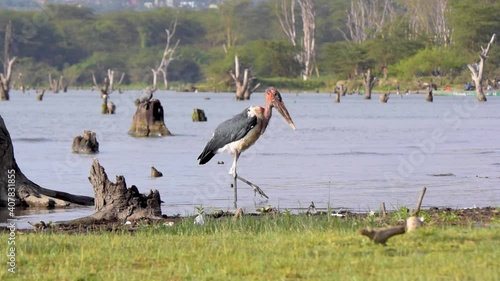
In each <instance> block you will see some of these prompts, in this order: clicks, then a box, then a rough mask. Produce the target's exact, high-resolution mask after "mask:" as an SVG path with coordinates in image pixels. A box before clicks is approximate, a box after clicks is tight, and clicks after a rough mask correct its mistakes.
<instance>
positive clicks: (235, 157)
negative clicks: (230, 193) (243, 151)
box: [229, 151, 240, 209]
mask: <svg viewBox="0 0 500 281" xmlns="http://www.w3.org/2000/svg"><path fill="white" fill-rule="evenodd" d="M239 157H240V153H239V151H236V153H235V154H234V161H233V166H232V167H231V170H229V174H230V175H232V176H233V187H234V208H235V209H236V208H238V204H237V202H238V183H237V178H238V175H237V173H236V164H237V162H238V158H239Z"/></svg>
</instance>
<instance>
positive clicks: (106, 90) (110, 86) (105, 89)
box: [92, 69, 125, 114]
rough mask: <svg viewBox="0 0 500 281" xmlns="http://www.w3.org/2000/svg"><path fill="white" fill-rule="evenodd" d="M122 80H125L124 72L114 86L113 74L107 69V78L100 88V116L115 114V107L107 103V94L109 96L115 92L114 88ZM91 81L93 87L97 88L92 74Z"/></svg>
mask: <svg viewBox="0 0 500 281" xmlns="http://www.w3.org/2000/svg"><path fill="white" fill-rule="evenodd" d="M123 78H125V72H123V73H122V75H121V76H120V80H119V81H118V84H116V85H115V84H114V81H115V72H114V71H113V70H111V69H108V76H107V77H105V78H104V81H103V82H102V86H101V87H100V91H101V98H102V99H103V104H102V105H101V113H102V114H115V110H116V106H115V105H114V104H113V103H112V102H108V98H109V94H111V93H112V92H113V91H114V90H115V89H114V87H115V86H119V85H121V83H122V82H123ZM92 81H93V82H94V87H95V88H99V85H98V84H97V79H96V78H95V74H94V73H92ZM119 91H120V90H119Z"/></svg>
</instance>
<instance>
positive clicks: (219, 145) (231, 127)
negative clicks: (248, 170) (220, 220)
mask: <svg viewBox="0 0 500 281" xmlns="http://www.w3.org/2000/svg"><path fill="white" fill-rule="evenodd" d="M265 99H266V106H265V108H264V107H262V106H250V107H248V108H245V110H243V111H242V112H241V113H240V114H238V115H236V116H234V117H233V118H231V119H228V120H226V121H224V122H222V123H221V124H220V125H219V126H217V128H216V129H215V131H214V133H213V135H212V139H210V141H208V143H207V145H206V146H205V148H204V149H203V152H201V154H200V156H198V160H200V165H203V164H205V163H207V162H208V161H210V159H212V157H214V155H215V154H217V153H219V152H227V153H230V154H233V155H234V161H233V165H232V167H231V169H230V170H229V174H230V175H231V176H233V178H234V184H233V187H234V205H235V208H236V202H237V200H238V192H237V185H236V181H237V180H238V179H239V180H241V181H243V182H244V183H246V184H248V185H250V186H251V187H253V189H254V191H255V192H258V193H259V194H260V195H261V196H264V197H266V198H269V197H267V195H266V194H265V193H264V192H263V191H262V190H261V189H260V188H259V187H258V186H257V185H255V184H253V183H251V182H250V181H248V180H246V179H244V178H242V177H240V176H239V175H238V174H237V173H236V163H237V162H238V158H239V157H240V154H241V153H242V152H243V151H245V150H246V149H248V148H249V147H250V146H252V145H253V144H254V143H255V142H256V141H257V140H258V139H259V137H260V136H261V135H262V134H264V132H265V131H266V128H267V125H269V120H270V119H271V114H272V109H273V107H275V108H276V109H277V110H278V112H279V113H280V114H281V115H282V116H283V118H285V120H286V121H287V123H288V124H289V125H290V126H291V127H292V129H294V130H295V124H294V123H293V121H292V118H291V117H290V114H289V113H288V110H287V109H286V106H285V103H283V100H282V98H281V94H280V92H279V91H278V90H276V89H275V88H273V87H271V88H269V89H267V91H266V94H265Z"/></svg>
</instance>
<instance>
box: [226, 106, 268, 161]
mask: <svg viewBox="0 0 500 281" xmlns="http://www.w3.org/2000/svg"><path fill="white" fill-rule="evenodd" d="M249 116H257V124H255V127H253V128H252V129H251V130H250V131H249V132H248V133H247V134H246V136H245V137H243V138H242V139H239V140H237V141H233V142H231V143H228V144H226V145H225V146H223V147H222V148H220V149H219V150H217V153H220V152H226V153H230V154H235V153H236V151H238V152H240V153H241V152H243V151H245V150H246V149H248V148H249V147H250V146H252V145H253V144H254V143H255V142H256V141H257V140H258V139H259V137H260V133H261V130H262V126H263V118H264V114H263V108H261V107H260V106H253V107H250V112H249Z"/></svg>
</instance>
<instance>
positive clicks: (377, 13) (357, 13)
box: [340, 0, 396, 43]
mask: <svg viewBox="0 0 500 281" xmlns="http://www.w3.org/2000/svg"><path fill="white" fill-rule="evenodd" d="M382 1H383V4H382V3H381V2H382ZM394 5H395V4H394V1H391V0H351V6H350V8H349V9H348V10H347V11H346V15H347V22H346V27H347V31H348V34H346V33H345V32H344V31H343V30H340V31H341V32H342V34H343V35H344V38H345V39H346V40H347V41H353V42H356V43H361V42H364V41H366V40H368V39H371V38H374V37H375V36H377V35H378V34H380V32H382V29H383V26H384V25H385V24H386V23H387V22H390V21H392V20H394V18H395V16H396V12H395V7H394Z"/></svg>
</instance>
